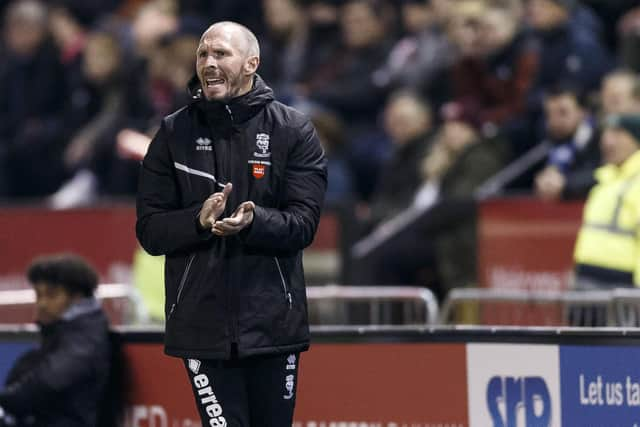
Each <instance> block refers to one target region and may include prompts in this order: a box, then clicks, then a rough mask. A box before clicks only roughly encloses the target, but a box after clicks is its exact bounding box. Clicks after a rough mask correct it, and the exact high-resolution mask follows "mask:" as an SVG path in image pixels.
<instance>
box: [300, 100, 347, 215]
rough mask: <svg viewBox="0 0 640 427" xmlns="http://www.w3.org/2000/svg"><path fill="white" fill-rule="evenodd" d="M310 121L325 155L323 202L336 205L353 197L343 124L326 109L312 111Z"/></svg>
mask: <svg viewBox="0 0 640 427" xmlns="http://www.w3.org/2000/svg"><path fill="white" fill-rule="evenodd" d="M310 117H311V122H312V123H313V125H314V126H315V128H316V133H317V134H318V139H319V140H320V144H321V145H322V148H323V149H324V153H325V155H326V157H327V192H326V195H325V199H324V201H325V204H326V205H328V206H332V205H334V206H337V205H340V204H343V203H346V202H350V201H352V200H353V198H354V188H353V177H352V175H351V170H350V169H349V164H348V161H347V158H346V155H345V145H346V140H345V134H344V124H343V123H342V120H340V118H339V117H338V116H337V115H335V114H333V113H332V112H330V111H327V110H317V111H312V112H311V114H310Z"/></svg>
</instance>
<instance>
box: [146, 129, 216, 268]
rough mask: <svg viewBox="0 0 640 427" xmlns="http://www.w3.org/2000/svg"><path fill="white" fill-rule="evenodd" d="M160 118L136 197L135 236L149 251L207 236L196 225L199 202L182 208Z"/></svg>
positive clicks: (167, 250) (175, 248) (173, 248)
mask: <svg viewBox="0 0 640 427" xmlns="http://www.w3.org/2000/svg"><path fill="white" fill-rule="evenodd" d="M167 133H168V132H167V129H166V124H165V123H164V122H163V123H162V126H161V127H160V129H159V130H158V133H157V134H156V136H155V137H154V138H153V141H151V144H150V146H149V151H148V152H147V154H146V156H145V157H144V160H143V162H142V167H141V170H140V179H139V183H138V196H137V199H136V214H137V221H136V236H137V237H138V241H139V242H140V244H141V245H142V247H143V248H144V249H145V250H146V251H147V252H148V253H149V254H151V255H166V254H171V253H174V252H179V251H186V250H189V249H190V248H192V247H193V246H194V245H196V244H198V243H200V242H202V241H203V240H207V239H209V238H211V233H206V232H205V233H203V232H202V231H200V230H199V229H198V227H197V226H196V218H197V216H198V214H199V213H200V209H201V208H202V205H201V204H199V205H197V206H194V207H189V208H183V207H182V206H181V202H180V200H181V197H180V190H179V188H178V182H177V178H176V175H175V168H174V165H173V159H172V157H171V153H170V151H169V147H168V143H167V137H168V135H167Z"/></svg>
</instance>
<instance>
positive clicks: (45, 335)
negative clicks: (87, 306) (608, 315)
mask: <svg viewBox="0 0 640 427" xmlns="http://www.w3.org/2000/svg"><path fill="white" fill-rule="evenodd" d="M110 356H111V353H110V340H109V330H108V322H107V319H106V317H105V315H104V314H103V312H102V311H101V310H99V309H98V310H94V311H91V312H88V313H84V314H81V315H79V316H77V317H75V318H73V319H71V320H61V321H58V322H56V323H54V324H51V325H48V326H45V327H43V328H42V345H41V346H40V347H39V348H38V349H36V350H33V351H31V352H28V353H26V354H25V355H23V356H22V357H21V358H20V359H18V361H16V363H15V365H14V367H13V369H12V370H11V372H10V373H9V376H8V378H7V386H6V388H5V389H4V390H2V391H0V407H2V408H4V409H5V411H7V412H8V413H10V414H12V415H13V416H14V417H16V418H17V419H25V420H29V419H31V420H34V421H33V422H24V423H23V424H24V425H29V426H34V427H94V426H96V424H97V418H98V411H99V406H100V403H101V399H102V398H103V397H104V393H105V386H106V383H107V378H108V375H109V365H110V358H111V357H110ZM23 424H21V425H23Z"/></svg>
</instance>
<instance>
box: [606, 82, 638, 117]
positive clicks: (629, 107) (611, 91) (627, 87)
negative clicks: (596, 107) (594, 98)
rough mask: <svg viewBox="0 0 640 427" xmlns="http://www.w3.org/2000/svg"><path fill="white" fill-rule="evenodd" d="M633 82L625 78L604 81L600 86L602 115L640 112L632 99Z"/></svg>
mask: <svg viewBox="0 0 640 427" xmlns="http://www.w3.org/2000/svg"><path fill="white" fill-rule="evenodd" d="M633 85H634V83H633V81H631V80H630V79H628V78H625V77H613V78H610V79H606V80H605V81H604V83H603V85H602V93H601V97H602V110H603V113H604V115H609V114H624V113H635V112H640V106H639V105H638V101H637V100H636V99H635V98H634V97H633Z"/></svg>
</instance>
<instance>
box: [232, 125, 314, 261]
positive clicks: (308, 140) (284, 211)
mask: <svg viewBox="0 0 640 427" xmlns="http://www.w3.org/2000/svg"><path fill="white" fill-rule="evenodd" d="M326 189H327V161H326V158H325V154H324V151H323V149H322V147H321V146H320V141H319V140H318V137H317V135H316V132H315V129H314V128H313V125H312V124H311V122H310V121H309V120H306V121H305V122H304V123H303V124H302V125H301V126H300V128H299V129H298V131H297V132H296V140H295V142H294V144H293V147H292V148H291V151H290V153H289V156H288V158H287V165H286V169H285V190H284V191H285V194H284V199H283V203H282V205H281V207H280V208H279V209H274V208H266V207H262V206H258V205H257V206H256V209H255V212H254V219H253V223H252V224H251V227H250V228H249V230H248V232H247V233H245V234H243V240H244V242H245V244H247V245H249V246H255V247H259V248H264V249H273V250H282V251H298V250H302V249H304V248H305V247H307V246H309V245H310V244H311V242H312V241H313V238H314V235H315V233H316V230H317V228H318V223H319V221H320V213H321V210H322V205H323V203H324V196H325V192H326Z"/></svg>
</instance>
